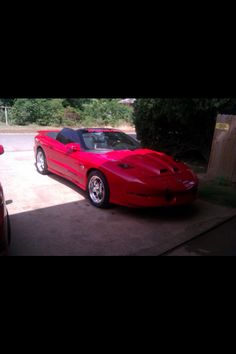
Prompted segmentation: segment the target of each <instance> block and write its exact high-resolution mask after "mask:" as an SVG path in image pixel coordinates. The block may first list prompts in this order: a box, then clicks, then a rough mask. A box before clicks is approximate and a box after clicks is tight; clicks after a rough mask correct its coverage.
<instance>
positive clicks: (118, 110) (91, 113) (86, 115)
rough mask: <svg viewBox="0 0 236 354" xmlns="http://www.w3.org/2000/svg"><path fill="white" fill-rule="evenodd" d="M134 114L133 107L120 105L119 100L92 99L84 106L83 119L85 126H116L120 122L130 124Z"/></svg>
mask: <svg viewBox="0 0 236 354" xmlns="http://www.w3.org/2000/svg"><path fill="white" fill-rule="evenodd" d="M132 112H133V109H132V108H131V107H127V106H124V105H122V104H120V103H119V102H118V99H91V100H90V102H89V103H85V104H83V108H82V111H81V119H82V123H83V124H84V126H85V125H86V126H88V125H97V126H104V125H111V126H115V125H117V124H118V123H120V122H126V123H130V122H131V121H132Z"/></svg>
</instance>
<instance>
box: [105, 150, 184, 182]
mask: <svg viewBox="0 0 236 354" xmlns="http://www.w3.org/2000/svg"><path fill="white" fill-rule="evenodd" d="M100 156H101V155H100ZM102 157H103V159H106V160H108V161H112V162H116V163H117V164H118V165H119V166H121V168H123V169H126V170H129V171H130V173H131V174H133V173H135V171H138V172H139V175H145V176H146V177H157V176H164V175H171V174H177V173H180V172H184V171H186V170H188V167H187V166H186V165H185V164H184V163H181V162H177V161H175V160H174V159H173V158H172V157H170V156H168V155H166V154H163V153H160V152H156V151H153V150H148V149H138V150H135V151H129V150H125V151H111V152H107V153H105V154H103V155H102Z"/></svg>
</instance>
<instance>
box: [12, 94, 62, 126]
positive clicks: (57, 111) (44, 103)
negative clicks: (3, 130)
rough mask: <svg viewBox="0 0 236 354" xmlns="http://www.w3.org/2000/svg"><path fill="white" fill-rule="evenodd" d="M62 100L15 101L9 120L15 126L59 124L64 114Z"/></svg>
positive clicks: (20, 99)
mask: <svg viewBox="0 0 236 354" xmlns="http://www.w3.org/2000/svg"><path fill="white" fill-rule="evenodd" d="M62 101H63V100H62V99H22V98H19V99H17V100H16V101H15V103H14V106H13V107H12V109H11V119H12V121H13V122H14V123H15V124H20V125H26V124H32V123H37V124H40V125H53V124H61V123H62V119H63V114H64V107H63V105H62Z"/></svg>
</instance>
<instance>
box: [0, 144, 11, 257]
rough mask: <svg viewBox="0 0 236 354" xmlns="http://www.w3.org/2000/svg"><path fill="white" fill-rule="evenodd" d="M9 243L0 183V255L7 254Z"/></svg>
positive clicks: (0, 150)
mask: <svg viewBox="0 0 236 354" xmlns="http://www.w3.org/2000/svg"><path fill="white" fill-rule="evenodd" d="M3 153H4V149H3V146H2V145H0V155H2V154H3ZM9 243H10V222H9V216H8V213H7V208H6V202H5V198H4V194H3V189H2V186H1V183H0V256H5V255H7V250H8V245H9Z"/></svg>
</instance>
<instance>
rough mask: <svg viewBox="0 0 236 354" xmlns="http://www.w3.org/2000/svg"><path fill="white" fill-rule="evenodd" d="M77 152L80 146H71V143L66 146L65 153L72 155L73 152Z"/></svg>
mask: <svg viewBox="0 0 236 354" xmlns="http://www.w3.org/2000/svg"><path fill="white" fill-rule="evenodd" d="M78 151H80V144H73V143H71V144H68V145H67V152H68V153H69V154H71V153H73V152H78Z"/></svg>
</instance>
